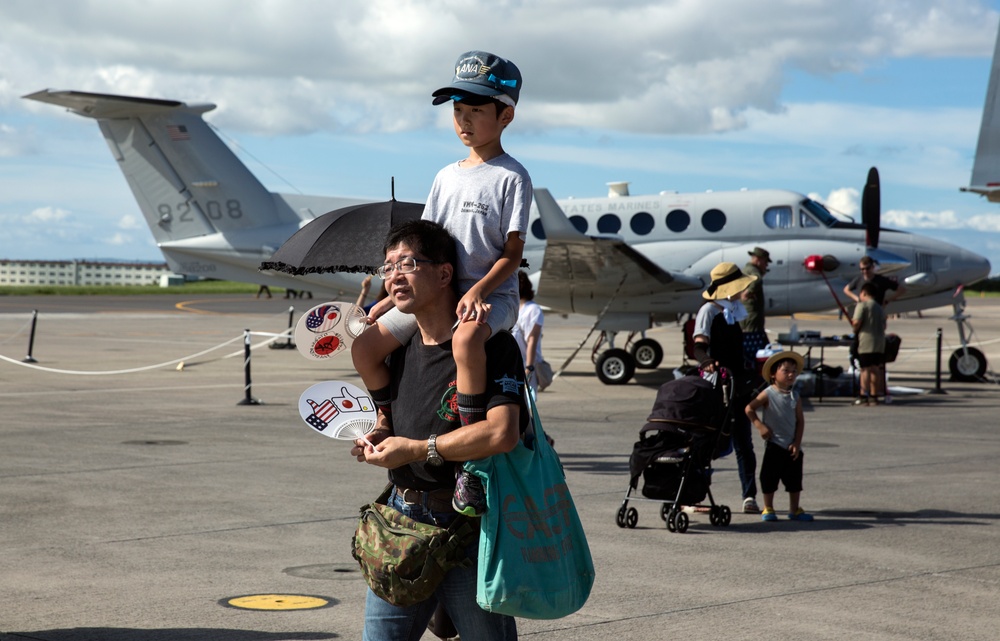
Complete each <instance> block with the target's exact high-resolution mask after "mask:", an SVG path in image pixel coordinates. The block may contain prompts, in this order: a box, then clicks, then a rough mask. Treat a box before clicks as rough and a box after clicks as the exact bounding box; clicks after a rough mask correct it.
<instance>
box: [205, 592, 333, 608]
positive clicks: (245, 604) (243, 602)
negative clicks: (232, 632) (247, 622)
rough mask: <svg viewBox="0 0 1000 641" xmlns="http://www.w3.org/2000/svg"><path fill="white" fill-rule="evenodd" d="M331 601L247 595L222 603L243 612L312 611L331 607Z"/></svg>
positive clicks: (313, 598) (292, 595)
mask: <svg viewBox="0 0 1000 641" xmlns="http://www.w3.org/2000/svg"><path fill="white" fill-rule="evenodd" d="M332 602H333V599H329V598H326V597H321V596H309V595H305V594H249V595H247V596H238V597H233V598H231V599H226V600H225V601H224V603H225V604H226V605H229V606H232V607H234V608H241V609H243V610H314V609H316V608H325V607H327V606H328V605H332Z"/></svg>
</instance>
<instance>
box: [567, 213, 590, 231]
mask: <svg viewBox="0 0 1000 641" xmlns="http://www.w3.org/2000/svg"><path fill="white" fill-rule="evenodd" d="M569 222H571V223H573V226H574V227H576V230H577V231H578V232H580V233H581V234H586V233H587V219H586V218H584V217H583V216H570V217H569Z"/></svg>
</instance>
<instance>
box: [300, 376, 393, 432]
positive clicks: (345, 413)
mask: <svg viewBox="0 0 1000 641" xmlns="http://www.w3.org/2000/svg"><path fill="white" fill-rule="evenodd" d="M299 415H300V416H301V417H302V420H303V421H305V423H306V425H308V426H309V427H311V428H312V429H313V430H314V431H316V432H319V433H320V434H322V435H323V436H329V437H330V438H337V439H343V440H350V441H353V440H354V439H358V438H360V439H363V440H364V441H365V442H366V443H367V442H368V439H367V438H365V435H366V434H368V432H371V431H372V430H373V429H375V420H376V418H377V417H378V412H377V410H376V409H375V403H373V402H372V399H371V397H369V396H368V394H367V393H365V391H364V390H362V389H360V388H359V387H357V386H356V385H353V384H351V383H346V382H344V381H326V382H323V383H317V384H316V385H313V386H312V387H310V388H309V389H307V390H306V391H304V392H303V393H302V396H300V397H299ZM368 444H369V445H371V443H368Z"/></svg>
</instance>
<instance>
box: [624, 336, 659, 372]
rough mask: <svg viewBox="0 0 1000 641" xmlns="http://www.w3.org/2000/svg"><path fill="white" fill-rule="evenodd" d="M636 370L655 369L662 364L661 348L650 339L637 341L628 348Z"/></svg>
mask: <svg viewBox="0 0 1000 641" xmlns="http://www.w3.org/2000/svg"><path fill="white" fill-rule="evenodd" d="M629 353H631V354H632V358H634V359H635V366H636V367H637V368H638V369H656V368H657V367H659V366H660V363H661V362H663V348H662V347H660V344H659V343H657V342H656V341H654V340H653V339H652V338H643V339H642V340H638V341H636V342H635V344H634V345H632V347H631V348H629Z"/></svg>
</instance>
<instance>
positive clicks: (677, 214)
mask: <svg viewBox="0 0 1000 641" xmlns="http://www.w3.org/2000/svg"><path fill="white" fill-rule="evenodd" d="M690 224H691V216H689V215H688V213H687V212H686V211H684V210H683V209H675V210H673V211H672V212H670V213H669V214H667V229H669V230H670V231H672V232H674V233H680V232H682V231H684V230H685V229H687V228H688V225H690Z"/></svg>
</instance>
